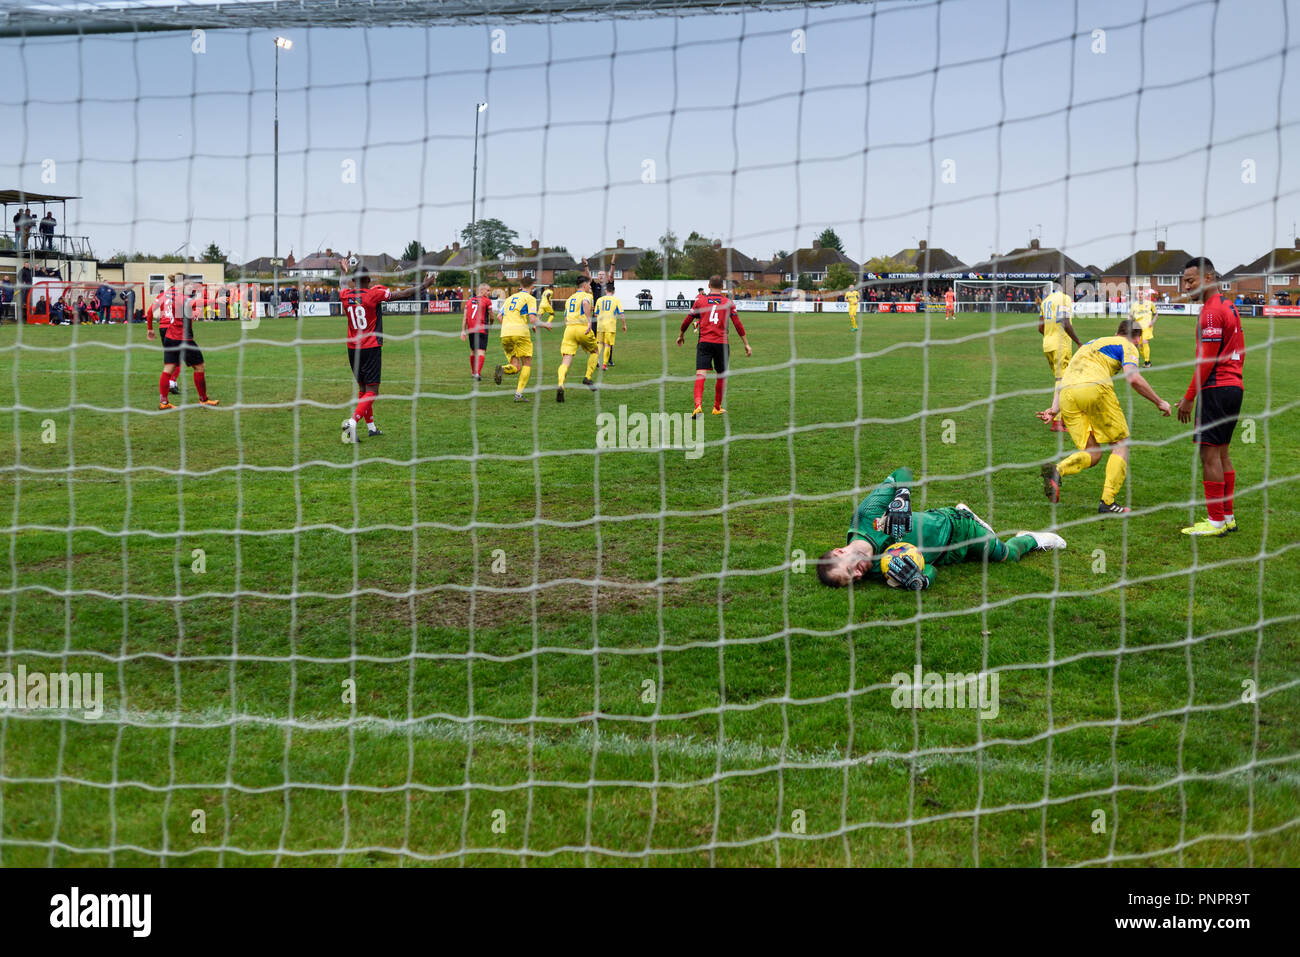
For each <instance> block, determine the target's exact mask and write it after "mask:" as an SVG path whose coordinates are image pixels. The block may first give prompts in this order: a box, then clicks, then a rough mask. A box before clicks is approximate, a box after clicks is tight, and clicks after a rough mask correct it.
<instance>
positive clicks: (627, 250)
mask: <svg viewBox="0 0 1300 957" xmlns="http://www.w3.org/2000/svg"><path fill="white" fill-rule="evenodd" d="M644 255H645V250H644V249H642V248H641V247H640V246H606V247H605V248H604V249H602V250H600V251H599V252H594V253H592V254H591V255H590V256H588V257H587V268H588V269H592V270H597V271H599V270H602V269H636V265H637V263H639V262H640V261H641V257H642V256H644ZM576 265H577V264H575V267H576Z"/></svg>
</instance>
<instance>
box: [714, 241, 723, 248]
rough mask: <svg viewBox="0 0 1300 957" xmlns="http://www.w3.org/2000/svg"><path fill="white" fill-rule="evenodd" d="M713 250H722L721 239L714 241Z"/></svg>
mask: <svg viewBox="0 0 1300 957" xmlns="http://www.w3.org/2000/svg"><path fill="white" fill-rule="evenodd" d="M713 248H714V249H721V248H722V240H721V239H715V240H714V241H713Z"/></svg>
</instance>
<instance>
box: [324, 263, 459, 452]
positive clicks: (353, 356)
mask: <svg viewBox="0 0 1300 957" xmlns="http://www.w3.org/2000/svg"><path fill="white" fill-rule="evenodd" d="M339 264H340V267H341V272H342V274H343V275H344V276H346V275H347V274H348V270H349V269H350V268H355V265H354V264H349V262H348V260H346V259H343V260H340V261H339ZM437 277H438V276H437V273H429V275H428V276H427V277H426V278H425V280H424V282H422V283H421V284H420V285H418V286H409V287H407V288H406V289H399V290H398V291H397V292H393V291H392V290H390V289H389V288H388V287H387V286H384V285H382V284H376V285H371V283H370V273H369V272H368V271H367V270H366V268H365V267H364V266H362V267H361V268H360V269H356V274H355V276H354V280H355V283H356V285H355V286H354V287H353V288H350V289H342V290H340V291H339V304H340V306H341V307H342V310H343V318H345V319H346V320H347V323H348V367H349V368H350V369H351V370H352V375H353V377H355V378H356V380H357V407H356V410H355V411H354V412H353V413H352V416H351V417H350V418H347V419H344V420H343V434H342V436H341V438H342V440H343V441H344V442H345V443H347V444H349V445H351V444H355V443H356V442H358V441H359V437H358V435H357V423H358V422H360V421H361V420H362V419H365V420H366V431H367V432H368V433H369V434H370V435H372V436H376V435H383V434H384V433H383V432H381V431H379V427H378V426H376V425H375V414H374V404H375V398H376V397H377V396H378V395H379V377H380V370H381V366H382V364H383V363H382V359H383V347H384V319H383V315H382V314H381V312H380V304H381V303H384V302H388V301H389V300H392V299H412V298H414V297H415V296H416V295H417V294H418V293H420V292H423V291H424V290H425V289H428V288H429V287H430V286H432V285H433V283H434V280H435V279H437Z"/></svg>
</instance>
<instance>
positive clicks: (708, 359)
mask: <svg viewBox="0 0 1300 957" xmlns="http://www.w3.org/2000/svg"><path fill="white" fill-rule="evenodd" d="M730 351H731V347H730V346H728V345H727V344H726V343H725V342H704V341H701V342H698V343H696V345H695V368H697V369H712V370H713V371H714V372H716V373H718V374H719V375H721V374H722V373H724V372H726V371H727V354H728V353H729V352H730Z"/></svg>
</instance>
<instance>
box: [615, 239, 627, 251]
mask: <svg viewBox="0 0 1300 957" xmlns="http://www.w3.org/2000/svg"><path fill="white" fill-rule="evenodd" d="M614 245H615V247H617V248H618V249H622V248H623V247H624V245H625V243H624V242H623V240H621V239H620V240H619V241H618V242H616V243H615V244H614Z"/></svg>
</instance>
